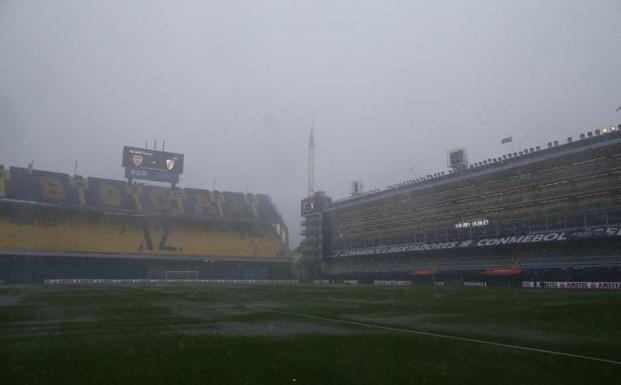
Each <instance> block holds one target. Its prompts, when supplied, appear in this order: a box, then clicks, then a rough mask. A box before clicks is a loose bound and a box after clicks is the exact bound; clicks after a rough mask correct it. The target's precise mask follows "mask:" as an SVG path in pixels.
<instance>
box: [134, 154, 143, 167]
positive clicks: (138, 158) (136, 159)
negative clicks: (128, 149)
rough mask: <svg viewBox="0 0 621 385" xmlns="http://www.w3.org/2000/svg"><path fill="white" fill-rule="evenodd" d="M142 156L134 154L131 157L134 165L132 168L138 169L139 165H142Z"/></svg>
mask: <svg viewBox="0 0 621 385" xmlns="http://www.w3.org/2000/svg"><path fill="white" fill-rule="evenodd" d="M143 159H144V158H143V156H142V155H139V154H134V155H132V162H133V163H134V166H136V167H140V165H141V164H142V161H143Z"/></svg>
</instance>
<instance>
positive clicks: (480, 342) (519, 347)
mask: <svg viewBox="0 0 621 385" xmlns="http://www.w3.org/2000/svg"><path fill="white" fill-rule="evenodd" d="M246 307H247V308H248V309H252V310H259V311H266V312H270V313H279V314H285V315H293V316H296V317H303V318H310V319H315V320H320V321H327V322H335V323H341V324H346V325H354V326H362V327H366V328H373V329H382V330H390V331H393V332H400V333H410V334H418V335H423V336H429V337H436V338H444V339H448V340H455V341H463V342H471V343H475V344H481V345H491V346H499V347H502V348H509V349H516V350H525V351H528V352H537V353H545V354H551V355H555V356H563V357H571V358H580V359H583V360H589V361H597V362H604V363H607V364H612V365H621V361H615V360H608V359H606V358H598V357H591V356H584V355H581V354H574V353H565V352H557V351H554V350H547V349H539V348H530V347H528V346H520V345H512V344H505V343H502V342H492V341H485V340H480V339H477V338H468V337H457V336H451V335H448V334H438V333H431V332H424V331H420V330H413V329H401V328H396V327H391V326H383V325H376V324H370V323H366V322H358V321H347V320H342V319H338V318H326V317H319V316H315V315H311V314H304V313H295V312H290V311H284V310H272V309H265V308H261V307H251V306H246Z"/></svg>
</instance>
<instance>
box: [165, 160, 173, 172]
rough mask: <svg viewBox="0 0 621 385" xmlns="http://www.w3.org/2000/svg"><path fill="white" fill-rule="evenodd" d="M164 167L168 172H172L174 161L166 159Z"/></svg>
mask: <svg viewBox="0 0 621 385" xmlns="http://www.w3.org/2000/svg"><path fill="white" fill-rule="evenodd" d="M166 167H168V169H169V170H172V169H173V167H175V159H166Z"/></svg>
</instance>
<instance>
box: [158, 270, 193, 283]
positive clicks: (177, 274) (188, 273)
mask: <svg viewBox="0 0 621 385" xmlns="http://www.w3.org/2000/svg"><path fill="white" fill-rule="evenodd" d="M166 280H174V281H196V280H198V270H183V271H181V270H176V271H170V270H166Z"/></svg>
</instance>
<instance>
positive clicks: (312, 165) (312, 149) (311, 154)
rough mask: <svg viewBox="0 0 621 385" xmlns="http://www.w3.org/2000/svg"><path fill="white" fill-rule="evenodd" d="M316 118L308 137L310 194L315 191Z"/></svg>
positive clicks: (312, 122)
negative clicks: (314, 133) (314, 131)
mask: <svg viewBox="0 0 621 385" xmlns="http://www.w3.org/2000/svg"><path fill="white" fill-rule="evenodd" d="M313 125H314V119H313V121H311V131H310V138H309V139H308V196H309V197H311V196H313V193H314V192H315V137H314V135H313Z"/></svg>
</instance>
